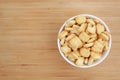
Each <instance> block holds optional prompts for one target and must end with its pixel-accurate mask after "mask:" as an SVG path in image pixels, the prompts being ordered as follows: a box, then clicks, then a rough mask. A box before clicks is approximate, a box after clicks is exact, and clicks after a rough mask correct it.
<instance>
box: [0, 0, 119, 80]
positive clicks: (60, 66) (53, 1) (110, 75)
mask: <svg viewBox="0 0 120 80" xmlns="http://www.w3.org/2000/svg"><path fill="white" fill-rule="evenodd" d="M83 13H88V14H92V15H96V16H98V17H100V18H101V19H103V20H104V21H105V22H106V23H107V24H108V25H109V28H110V30H111V34H112V39H113V40H112V49H111V52H110V55H109V56H108V57H107V59H106V60H105V61H104V62H102V63H101V64H100V65H98V66H96V67H93V68H89V69H79V68H76V67H73V66H71V65H70V64H68V63H67V62H66V61H65V60H64V59H63V58H62V57H61V55H60V54H59V51H58V48H57V43H56V39H57V33H58V30H59V29H60V27H61V25H62V24H63V23H64V21H65V20H67V19H68V18H70V17H72V16H74V15H78V14H83ZM0 80H120V0H0Z"/></svg>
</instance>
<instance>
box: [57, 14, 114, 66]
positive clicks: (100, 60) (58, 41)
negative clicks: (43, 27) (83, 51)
mask: <svg viewBox="0 0 120 80" xmlns="http://www.w3.org/2000/svg"><path fill="white" fill-rule="evenodd" d="M81 15H83V16H86V17H89V18H94V19H97V20H99V21H100V23H101V24H103V25H104V26H105V28H106V30H107V31H108V32H110V30H109V28H108V26H107V25H106V23H105V22H104V21H103V20H101V19H100V18H98V17H96V16H94V15H90V14H81ZM75 18H76V16H73V17H71V18H69V19H68V20H67V21H65V23H64V24H63V25H62V26H61V28H60V30H59V32H58V35H59V34H60V32H61V31H62V30H63V28H64V26H65V24H66V23H67V22H69V21H71V20H73V19H75ZM57 44H58V49H59V52H60V54H61V56H62V57H63V58H64V59H65V60H66V61H67V62H68V63H69V64H71V65H72V66H75V67H78V68H90V67H94V66H96V65H98V64H100V63H101V62H102V61H103V60H105V58H106V57H107V56H108V54H109V52H110V49H111V44H112V37H111V35H110V40H109V44H108V46H109V49H108V50H107V51H105V52H104V53H103V55H102V57H101V58H100V59H99V60H97V61H96V62H94V63H93V64H91V65H83V66H77V65H76V64H75V63H74V62H72V61H70V60H69V59H68V58H67V57H65V55H64V53H63V52H62V51H61V49H60V48H61V46H60V40H59V39H57Z"/></svg>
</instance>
